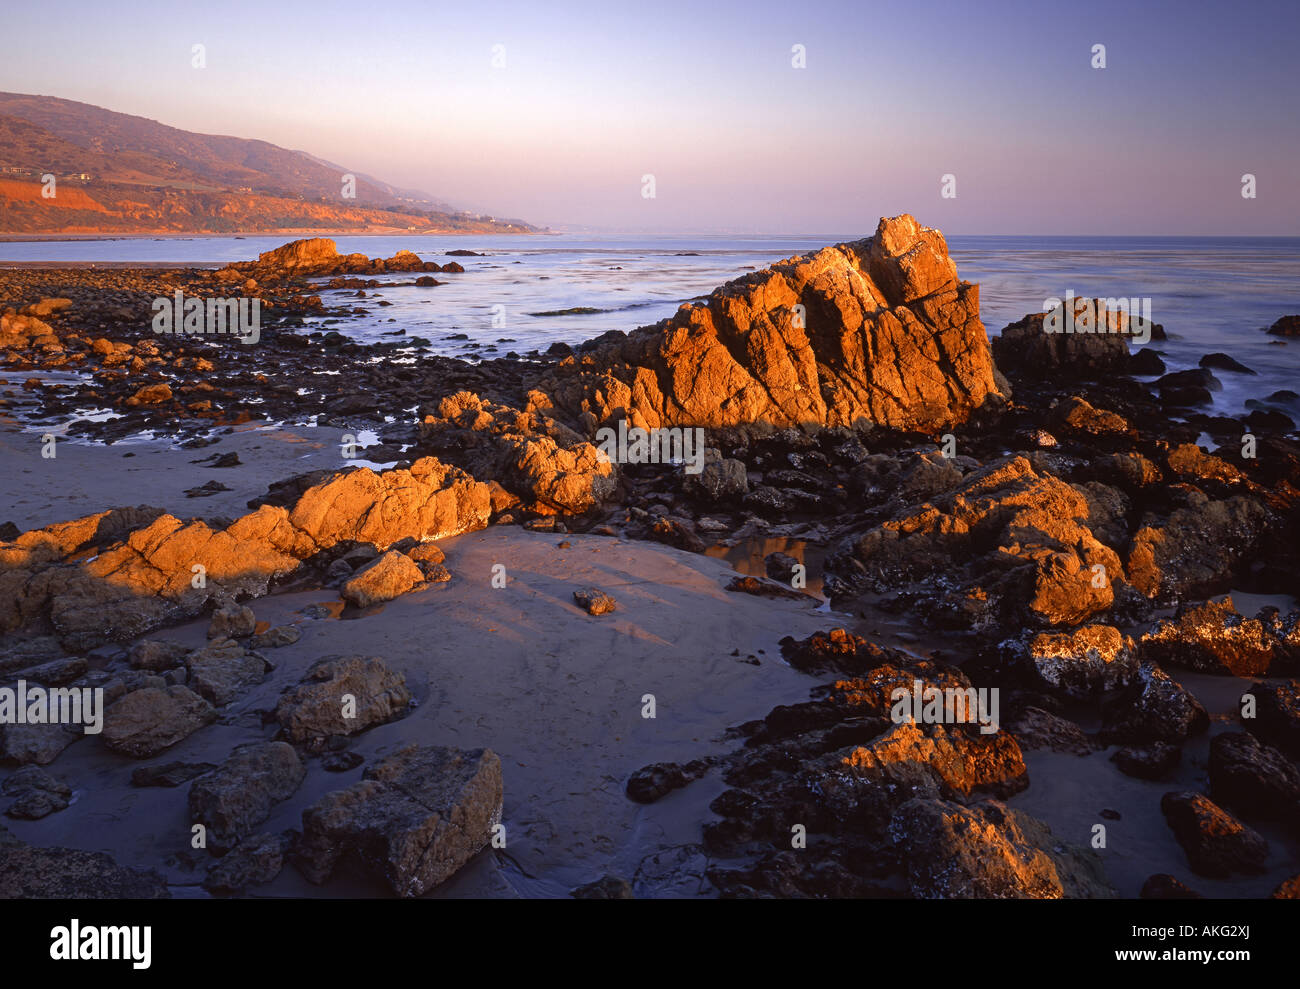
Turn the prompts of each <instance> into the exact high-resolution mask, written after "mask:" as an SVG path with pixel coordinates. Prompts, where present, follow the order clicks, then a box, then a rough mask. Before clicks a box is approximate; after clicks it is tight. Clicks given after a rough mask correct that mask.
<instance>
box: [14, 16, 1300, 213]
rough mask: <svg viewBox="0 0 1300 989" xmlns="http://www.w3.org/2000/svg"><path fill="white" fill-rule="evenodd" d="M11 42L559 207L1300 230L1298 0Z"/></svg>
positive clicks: (73, 83)
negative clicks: (650, 186) (650, 189)
mask: <svg viewBox="0 0 1300 989" xmlns="http://www.w3.org/2000/svg"><path fill="white" fill-rule="evenodd" d="M3 34H4V35H5V36H6V41H5V44H4V46H3V47H4V52H5V57H4V59H2V60H0V90H7V91H11V92H22V93H37V94H43V95H50V96H59V97H63V98H65V99H72V100H80V101H82V102H86V103H93V104H95V105H98V106H103V107H106V108H108V109H111V110H117V111H120V112H124V113H131V114H136V115H139V116H144V117H149V118H151V119H155V120H158V121H161V122H162V123H165V124H170V125H172V126H174V127H180V128H183V129H185V130H192V131H199V132H202V133H215V134H229V135H234V136H237V137H246V138H259V139H262V140H266V141H270V142H271V143H274V144H278V145H281V146H284V147H289V148H295V149H298V150H303V151H308V152H310V153H312V154H314V155H317V156H318V157H322V158H325V159H328V160H330V161H334V162H337V163H339V164H341V165H343V166H345V167H347V168H350V169H353V170H355V171H357V172H361V173H367V174H370V175H374V176H376V177H378V178H380V179H382V180H384V181H387V182H390V183H392V184H394V185H398V186H402V187H407V188H416V189H420V190H423V191H426V192H428V193H430V194H432V195H434V196H436V197H438V198H441V199H444V200H447V201H449V202H451V203H453V204H454V205H456V206H458V207H463V208H469V209H475V210H478V211H482V212H485V213H489V214H493V215H497V216H509V217H519V218H522V219H524V220H527V221H529V222H531V223H535V224H539V225H548V226H551V227H555V228H563V229H591V230H596V231H644V232H659V233H670V232H671V233H689V232H701V233H703V232H710V233H784V234H795V233H803V234H814V233H836V234H852V233H856V232H859V231H861V232H862V233H863V234H866V233H870V232H871V231H872V230H874V228H875V225H876V220H877V219H878V218H879V217H880V216H885V215H894V214H897V213H901V212H910V213H912V214H914V215H915V216H916V217H917V218H918V219H919V220H920V221H921V222H923V223H925V224H927V225H930V226H935V227H939V228H940V229H941V230H943V231H944V232H945V233H947V234H950V235H953V234H963V235H969V234H1080V235H1082V234H1087V235H1159V234H1165V235H1224V236H1228V235H1284V236H1285V235H1300V72H1297V70H1296V68H1295V54H1294V53H1295V51H1296V50H1297V47H1298V42H1300V3H1297V2H1296V0H1289V2H1265V0H1259V2H1250V0H1244V2H1237V3H1232V4H1227V3H1222V2H1219V3H1202V2H1200V0H1180V2H1168V3H1165V2H1150V3H1144V2H1142V0H1127V2H1109V0H1104V2H1093V3H1078V2H1071V3H1058V2H1055V0H1035V2H1017V0H985V2H976V0H965V2H926V0H893V2H889V3H873V2H867V0H836V2H818V0H799V2H790V0H781V2H769V0H746V2H743V3H739V2H731V0H723V2H704V0H693V2H676V0H666V2H664V0H656V2H654V3H649V4H646V3H640V4H637V3H629V2H625V0H602V2H594V3H565V2H562V0H560V2H556V3H553V4H551V3H538V2H536V0H528V2H516V3H493V2H478V0H473V2H466V3H461V4H441V3H440V4H434V3H429V2H426V3H418V2H407V0H386V2H384V3H376V4H373V5H367V4H357V3H347V4H332V3H329V2H326V0H316V2H312V3H298V2H272V3H265V2H263V3H245V2H241V0H236V2H229V3H220V4H212V3H204V4H203V5H201V6H199V5H187V4H185V3H176V2H157V0H133V2H132V3H131V4H130V5H129V7H127V6H126V5H121V6H119V5H115V4H103V3H99V2H94V3H92V2H88V0H82V2H60V0H44V2H42V3H40V4H34V3H29V4H17V3H14V4H7V5H6V10H5V12H4V17H3ZM196 44H202V45H203V46H204V47H205V56H206V66H205V67H204V68H202V69H196V68H194V67H193V65H192V50H193V46H194V45H196ZM1099 44H1100V45H1104V46H1105V63H1106V64H1105V68H1094V67H1093V65H1092V63H1093V61H1094V54H1093V46H1094V45H1099ZM796 45H801V46H803V52H804V56H803V58H804V62H805V65H804V67H802V68H797V67H795V65H794V64H793V63H794V62H795V61H796V55H795V54H794V53H793V49H794V46H796ZM496 46H503V47H500V48H498V47H496ZM494 62H495V64H494ZM502 62H504V64H502ZM1246 174H1251V175H1254V176H1255V192H1256V195H1255V198H1253V199H1247V198H1243V196H1242V183H1243V179H1242V176H1243V175H1246ZM645 176H653V178H654V196H653V198H650V197H647V196H646V195H644V191H645V189H646V183H645V181H644V177H645ZM944 176H952V180H951V181H950V182H949V183H948V188H947V191H948V192H955V195H952V196H947V197H945V196H944V195H943V193H944V191H945V189H944Z"/></svg>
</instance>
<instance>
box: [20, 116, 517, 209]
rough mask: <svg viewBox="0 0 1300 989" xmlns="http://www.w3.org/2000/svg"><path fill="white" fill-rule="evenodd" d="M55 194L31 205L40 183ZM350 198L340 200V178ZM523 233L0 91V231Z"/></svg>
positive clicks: (225, 147) (307, 168)
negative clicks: (49, 177) (50, 185)
mask: <svg viewBox="0 0 1300 989" xmlns="http://www.w3.org/2000/svg"><path fill="white" fill-rule="evenodd" d="M46 174H53V175H55V177H56V186H55V190H56V195H55V196H54V197H53V198H52V199H48V198H45V197H43V196H41V195H40V190H41V177H42V176H43V175H46ZM345 174H351V175H353V176H354V178H355V198H348V199H345V198H343V177H344V175H345ZM403 229H414V230H419V231H421V232H426V233H436V232H447V233H452V232H466V233H483V232H494V233H522V232H529V231H531V230H532V229H533V228H532V227H530V226H529V225H528V224H526V223H523V222H522V221H520V220H510V219H504V220H503V219H498V218H495V217H483V216H475V215H473V214H470V213H468V212H466V211H456V210H454V209H453V208H452V207H451V206H450V205H448V204H447V203H446V202H443V201H442V200H439V199H435V198H434V197H432V196H429V195H428V194H427V193H423V192H417V191H413V190H407V189H399V188H397V187H396V186H392V185H389V184H388V183H386V182H383V181H381V180H379V179H376V178H374V177H372V176H369V175H366V174H364V173H360V172H356V171H354V170H350V169H346V168H344V167H342V166H339V165H335V164H333V163H331V162H328V161H326V160H325V159H322V158H318V157H316V156H315V155H311V154H309V153H307V152H303V151H291V150H289V149H286V148H281V147H279V146H277V145H274V144H271V143H269V142H267V141H259V140H251V139H247V138H239V137H225V136H220V135H212V134H196V133H192V132H190V131H184V130H180V129H179V128H176V127H170V126H168V125H166V124H162V123H159V122H157V121H155V120H149V119H147V118H145V117H137V116H132V115H130V114H125V113H117V112H115V111H112V110H107V109H104V108H103V107H97V106H92V105H91V104H89V103H78V102H75V101H73V100H65V99H60V98H57V97H53V96H30V95H26V94H22V93H0V233H74V232H75V233H94V232H106V233H108V232H111V233H121V232H139V233H146V232H167V233H245V232H247V233H254V232H271V231H275V230H286V231H288V230H292V231H304V230H321V231H325V230H337V231H356V232H360V231H362V230H372V231H395V230H403Z"/></svg>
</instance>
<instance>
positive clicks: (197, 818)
mask: <svg viewBox="0 0 1300 989" xmlns="http://www.w3.org/2000/svg"><path fill="white" fill-rule="evenodd" d="M306 776H307V767H306V766H304V765H303V764H302V760H301V759H299V758H298V753H297V752H295V751H294V748H293V746H292V745H289V744H288V743H286V742H257V743H253V744H249V745H241V746H239V747H238V748H237V749H235V751H234V752H233V753H231V755H230V757H229V758H228V759H226V761H225V762H223V763H222V764H221V765H220V766H219V767H218V768H217V769H215V770H213V771H212V772H210V773H207V774H205V775H203V776H200V777H198V779H196V780H195V781H194V782H193V784H191V786H190V795H189V812H190V821H191V822H193V823H196V824H203V825H205V826H206V827H207V830H208V848H209V849H210V850H213V851H224V850H225V849H228V848H230V847H231V846H233V845H234V844H235V842H237V841H238V840H239V839H241V838H243V837H245V836H246V835H249V834H251V833H252V832H253V830H254V829H255V828H256V827H257V826H258V825H259V824H261V823H262V822H263V821H265V820H266V819H267V818H268V817H269V816H270V815H271V808H272V807H273V806H275V805H276V804H277V803H279V802H280V801H281V800H284V799H286V798H288V797H290V796H292V795H293V793H294V791H295V790H297V789H298V786H299V785H300V784H301V783H302V781H303V779H304V778H306Z"/></svg>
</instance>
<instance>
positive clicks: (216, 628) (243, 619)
mask: <svg viewBox="0 0 1300 989" xmlns="http://www.w3.org/2000/svg"><path fill="white" fill-rule="evenodd" d="M256 628H257V615H255V614H254V613H253V609H252V608H250V607H248V605H244V604H235V603H234V602H230V603H228V604H223V605H222V606H221V607H219V608H217V609H216V611H214V612H212V621H211V622H210V623H209V624H208V638H209V639H219V638H229V639H238V638H242V637H243V636H246V635H252V634H253V631H254V629H256Z"/></svg>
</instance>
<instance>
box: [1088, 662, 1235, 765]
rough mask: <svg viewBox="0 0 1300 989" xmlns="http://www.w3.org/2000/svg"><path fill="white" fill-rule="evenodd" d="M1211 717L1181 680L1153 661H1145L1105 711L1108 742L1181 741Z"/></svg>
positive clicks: (1202, 727) (1203, 727) (1201, 728)
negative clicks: (1130, 683) (1122, 691)
mask: <svg viewBox="0 0 1300 989" xmlns="http://www.w3.org/2000/svg"><path fill="white" fill-rule="evenodd" d="M1209 725H1210V718H1209V715H1208V714H1207V713H1206V711H1205V708H1203V707H1202V706H1201V705H1200V703H1199V702H1198V701H1197V700H1196V698H1195V697H1193V696H1192V695H1191V693H1189V692H1188V691H1187V690H1186V688H1184V687H1183V685H1182V684H1180V683H1178V682H1177V681H1175V680H1173V679H1172V678H1171V677H1170V676H1169V674H1167V673H1165V672H1164V670H1162V669H1160V667H1158V666H1156V665H1155V664H1154V663H1143V664H1142V665H1141V666H1140V667H1139V668H1138V672H1137V676H1136V678H1135V679H1134V682H1133V684H1132V685H1131V686H1130V687H1129V688H1128V690H1127V691H1125V693H1124V694H1123V695H1122V696H1121V697H1120V698H1117V699H1116V701H1115V702H1114V703H1113V704H1111V705H1109V706H1108V707H1107V708H1106V710H1105V711H1104V718H1103V722H1102V730H1101V734H1102V738H1103V739H1104V740H1106V741H1107V742H1118V743H1121V744H1125V743H1130V742H1133V743H1138V744H1146V743H1150V742H1167V743H1169V744H1171V745H1181V744H1182V743H1183V742H1185V741H1186V740H1187V738H1188V737H1189V736H1191V735H1195V734H1199V733H1201V732H1203V731H1205V730H1206V729H1207V728H1209Z"/></svg>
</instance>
